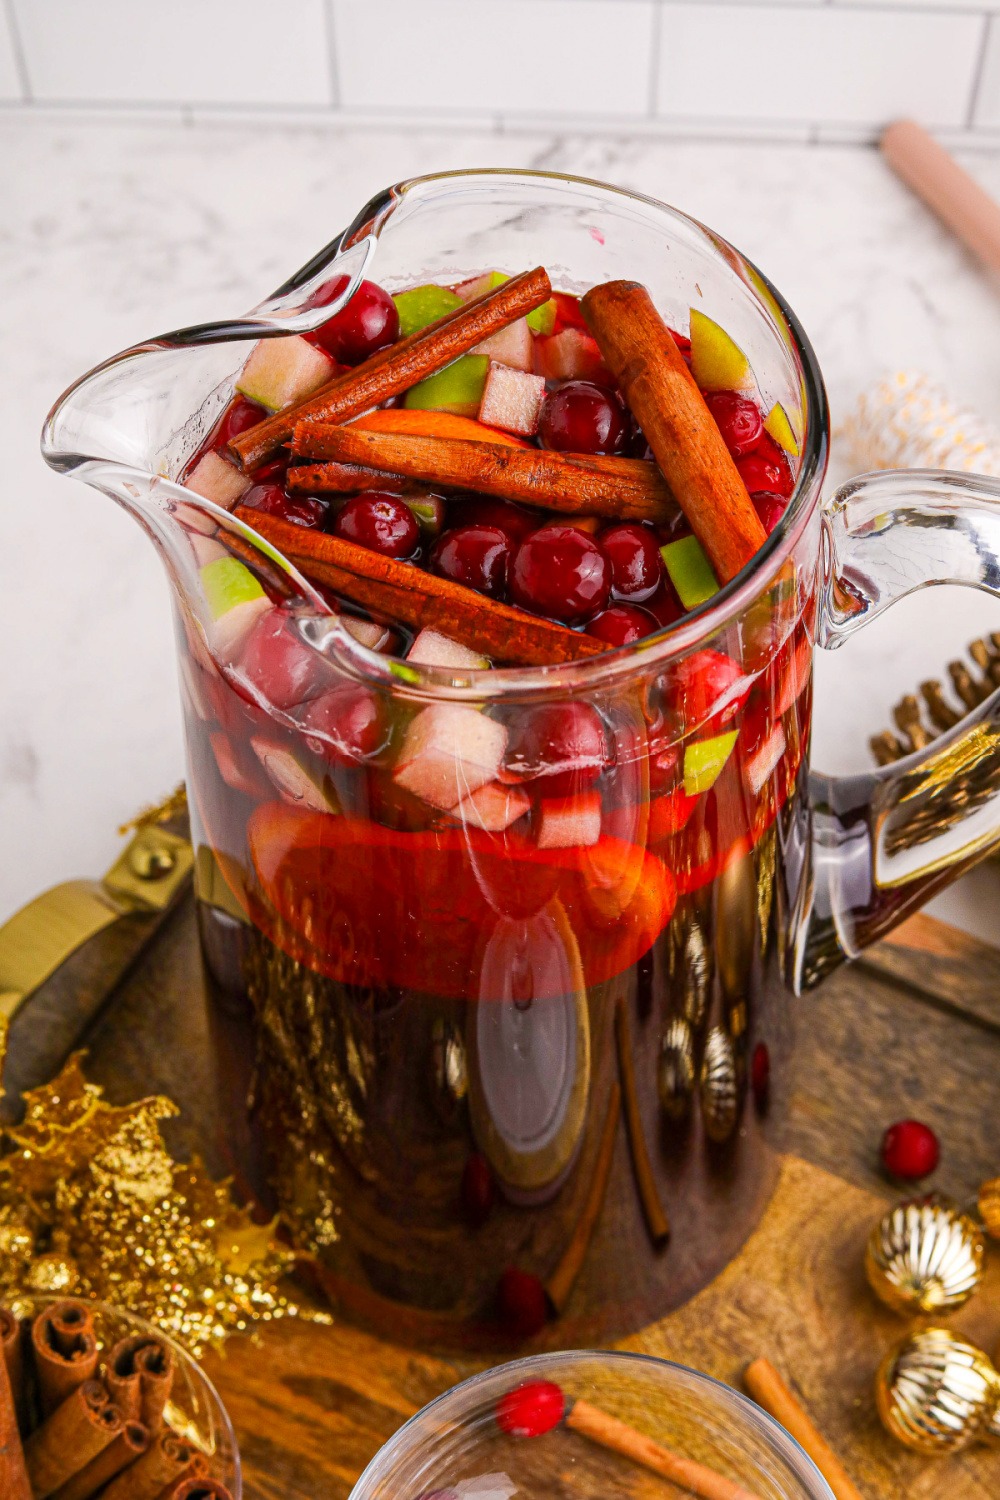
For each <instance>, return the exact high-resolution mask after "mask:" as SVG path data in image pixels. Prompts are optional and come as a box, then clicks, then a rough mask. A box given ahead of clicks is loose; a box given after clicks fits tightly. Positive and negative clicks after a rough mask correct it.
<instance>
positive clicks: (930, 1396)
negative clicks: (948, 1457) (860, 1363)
mask: <svg viewBox="0 0 1000 1500" xmlns="http://www.w3.org/2000/svg"><path fill="white" fill-rule="evenodd" d="M875 1399H876V1402H877V1404H878V1413H879V1416H880V1417H881V1419H882V1424H883V1426H884V1427H885V1428H886V1431H887V1432H889V1433H891V1434H892V1436H893V1437H894V1438H897V1439H898V1440H899V1442H901V1443H904V1444H905V1445H906V1447H907V1448H914V1449H915V1450H916V1451H917V1452H918V1453H925V1454H928V1455H932V1456H940V1455H942V1454H945V1453H957V1452H958V1451H959V1449H960V1448H967V1447H968V1446H969V1445H970V1444H971V1443H975V1442H988V1443H995V1444H1000V1416H998V1413H1000V1375H998V1374H997V1371H996V1369H995V1368H994V1366H993V1364H992V1363H991V1361H990V1359H989V1358H988V1356H987V1355H986V1354H984V1353H983V1351H982V1349H979V1348H977V1346H976V1345H975V1344H970V1343H969V1341H968V1339H964V1338H962V1337H961V1336H960V1335H959V1334H957V1333H953V1332H952V1330H951V1329H950V1328H922V1329H919V1330H918V1331H917V1332H916V1333H911V1334H910V1335H909V1336H908V1337H907V1338H905V1339H904V1340H903V1342H902V1343H901V1344H899V1345H897V1347H896V1348H895V1349H893V1350H891V1351H890V1353H889V1354H887V1355H886V1357H885V1359H884V1360H883V1361H882V1363H881V1365H880V1366H879V1369H878V1373H877V1375H876V1376H875Z"/></svg>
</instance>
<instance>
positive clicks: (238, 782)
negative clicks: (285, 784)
mask: <svg viewBox="0 0 1000 1500" xmlns="http://www.w3.org/2000/svg"><path fill="white" fill-rule="evenodd" d="M209 740H210V741H211V745H212V753H213V755H214V756H215V762H216V765H217V766H218V767H219V775H220V776H221V777H222V779H223V781H224V782H225V783H226V785H227V786H231V787H232V789H233V791H234V792H242V793H243V794H244V796H246V797H259V796H260V792H261V787H262V785H266V783H261V782H260V781H258V780H257V779H256V778H255V777H253V776H248V775H247V773H246V771H245V770H244V769H243V767H242V766H241V765H240V763H239V761H238V760H237V758H236V752H235V750H234V749H233V745H232V741H231V740H230V738H229V736H228V734H223V732H222V730H221V729H219V730H216V732H215V733H214V734H211V735H209Z"/></svg>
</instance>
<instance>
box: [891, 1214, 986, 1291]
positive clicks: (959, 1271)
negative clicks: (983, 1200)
mask: <svg viewBox="0 0 1000 1500" xmlns="http://www.w3.org/2000/svg"><path fill="white" fill-rule="evenodd" d="M985 1248H986V1247H985V1244H984V1242H983V1236H982V1234H981V1233H980V1232H979V1229H978V1227H977V1225H976V1223H975V1222H974V1220H973V1219H971V1218H970V1217H969V1215H968V1214H965V1213H963V1212H962V1210H961V1209H960V1208H959V1207H958V1205H957V1204H956V1203H952V1201H951V1199H950V1198H945V1197H943V1196H941V1195H939V1194H937V1193H930V1194H928V1195H926V1196H925V1197H921V1198H911V1199H908V1200H906V1201H905V1202H903V1203H897V1204H896V1206H895V1208H890V1209H889V1211H888V1213H886V1214H884V1215H883V1216H882V1218H881V1219H880V1220H879V1222H878V1223H877V1224H876V1225H875V1227H874V1228H873V1230H872V1232H871V1234H870V1235H869V1237H868V1245H867V1247H866V1249H865V1272H866V1274H867V1276H868V1280H869V1282H870V1283H871V1287H872V1290H873V1291H874V1292H875V1294H876V1296H878V1297H880V1298H881V1299H882V1301H883V1302H884V1303H886V1305H887V1306H888V1307H891V1308H893V1309H894V1310H895V1311H896V1312H909V1313H912V1312H922V1313H941V1312H949V1311H951V1310H952V1309H954V1308H956V1307H961V1306H962V1305H963V1303H965V1302H968V1300H969V1298H970V1297H971V1296H972V1294H973V1292H974V1291H975V1290H976V1288H977V1287H978V1285H979V1283H980V1281H981V1280H982V1274H983V1257H984V1255H985Z"/></svg>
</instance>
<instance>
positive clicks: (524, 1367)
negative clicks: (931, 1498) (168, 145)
mask: <svg viewBox="0 0 1000 1500" xmlns="http://www.w3.org/2000/svg"><path fill="white" fill-rule="evenodd" d="M536 1380H544V1381H553V1382H555V1384H556V1385H558V1386H560V1387H561V1389H562V1391H563V1393H564V1395H565V1396H566V1398H567V1402H572V1401H576V1400H581V1399H585V1400H586V1401H589V1402H591V1403H592V1404H593V1405H594V1406H596V1407H599V1408H600V1409H601V1411H602V1412H606V1413H609V1414H610V1415H612V1416H614V1417H617V1418H618V1419H619V1420H620V1421H622V1422H626V1423H628V1424H629V1425H630V1426H631V1427H634V1428H637V1429H638V1430H639V1431H640V1432H642V1433H644V1434H645V1435H646V1436H648V1437H651V1438H653V1439H654V1441H655V1442H657V1443H659V1444H661V1445H662V1446H663V1447H665V1448H669V1449H670V1450H671V1451H672V1452H673V1453H674V1454H677V1455H680V1456H681V1457H683V1458H685V1459H690V1460H694V1461H695V1462H697V1463H699V1464H701V1465H703V1466H704V1467H705V1468H707V1469H711V1470H714V1471H715V1472H716V1473H717V1474H721V1475H723V1476H725V1478H726V1479H728V1480H730V1481H731V1482H734V1483H735V1484H737V1485H739V1486H741V1487H742V1488H743V1489H744V1490H745V1491H747V1493H748V1496H752V1497H753V1500H833V1492H832V1491H831V1490H830V1488H829V1486H828V1485H827V1483H826V1481H825V1480H824V1478H823V1476H822V1475H821V1474H820V1472H819V1470H818V1469H817V1468H816V1466H815V1464H813V1462H812V1460H811V1459H810V1458H808V1457H807V1456H806V1454H805V1453H804V1452H803V1450H802V1449H801V1448H800V1447H799V1445H798V1443H796V1442H795V1440H794V1439H793V1438H791V1437H789V1435H788V1433H787V1432H786V1431H785V1430H784V1428H783V1427H780V1426H779V1425H778V1423H777V1422H775V1421H773V1420H772V1418H771V1417H769V1416H768V1415H767V1414H766V1412H763V1411H762V1410H761V1409H760V1407H758V1406H755V1405H754V1403H753V1402H752V1401H749V1400H747V1398H746V1397H745V1396H741V1395H739V1394H738V1392H736V1391H734V1390H731V1389H730V1388H729V1386H726V1385H723V1384H721V1382H719V1381H717V1380H713V1379H711V1378H710V1377H709V1376H707V1375H699V1374H698V1373H697V1372H696V1371H694V1370H688V1369H685V1368H684V1366H683V1365H676V1364H672V1363H670V1362H668V1361H667V1360H662V1359H654V1358H652V1357H650V1356H648V1355H644V1354H616V1353H605V1352H601V1351H591V1352H583V1353H567V1354H542V1355H538V1356H533V1357H531V1358H529V1359H520V1360H516V1361H514V1362H513V1363H512V1364H507V1365H501V1366H500V1367H499V1368H498V1369H495V1370H488V1371H487V1372H486V1373H485V1374H483V1375H475V1376H473V1377H472V1379H471V1380H466V1381H464V1382H463V1383H462V1384H461V1385H457V1386H454V1387H453V1388H452V1389H451V1390H450V1391H447V1392H446V1393H445V1394H444V1395H443V1396H439V1397H438V1399H437V1400H436V1401H432V1402H431V1403H430V1405H429V1406H425V1407H424V1409H423V1411H421V1412H418V1413H417V1415H416V1416H415V1417H412V1418H411V1419H410V1421H409V1422H407V1423H406V1425H405V1426H404V1427H401V1428H400V1430H399V1431H398V1432H397V1433H396V1434H395V1435H394V1436H393V1437H391V1438H390V1439H389V1441H388V1442H387V1443H386V1444H385V1446H384V1447H383V1448H382V1449H381V1450H380V1451H379V1452H378V1453H377V1454H376V1455H375V1457H374V1458H373V1459H372V1461H371V1463H370V1464H369V1465H368V1467H367V1469H366V1470H365V1471H364V1473H363V1474H362V1476H361V1478H360V1479H359V1480H358V1482H357V1484H356V1485H355V1487H354V1489H353V1491H352V1492H351V1497H350V1500H418V1497H423V1500H432V1497H433V1500H510V1497H512V1496H514V1495H515V1494H519V1495H545V1496H547V1497H550V1500H570V1497H572V1500H608V1497H609V1496H612V1495H636V1496H653V1495H655V1494H656V1493H657V1492H659V1493H660V1494H662V1493H663V1492H664V1486H663V1484H662V1481H661V1480H659V1479H658V1478H657V1477H656V1476H655V1475H653V1474H652V1473H650V1472H649V1471H648V1470H647V1469H645V1468H641V1467H639V1466H638V1465H637V1464H636V1463H635V1462H634V1461H633V1460H631V1459H626V1458H623V1457H620V1456H619V1455H618V1454H616V1453H612V1452H610V1451H609V1450H608V1449H606V1448H604V1447H600V1446H598V1445H597V1444H595V1443H594V1442H592V1441H590V1440H588V1439H587V1438H585V1437H583V1436H581V1435H580V1434H579V1433H578V1432H576V1431H573V1430H570V1429H569V1428H567V1427H566V1426H565V1425H563V1424H560V1425H559V1426H557V1427H555V1428H554V1429H552V1430H551V1431H548V1432H545V1433H544V1434H543V1435H541V1436H537V1437H517V1436H508V1435H507V1434H505V1433H504V1432H502V1431H501V1430H500V1428H499V1427H498V1425H497V1421H496V1407H497V1402H498V1400H499V1399H500V1398H501V1397H502V1396H505V1395H506V1394H507V1393H508V1392H510V1391H513V1390H515V1389H516V1388H517V1387H518V1386H521V1385H523V1384H525V1383H526V1382H529V1381H536ZM670 1493H671V1494H673V1493H676V1494H678V1495H680V1494H687V1493H689V1491H688V1490H685V1489H684V1488H683V1486H678V1487H677V1488H676V1489H675V1490H674V1489H672V1490H670ZM690 1493H692V1494H697V1493H700V1491H699V1490H697V1489H696V1490H692V1491H690Z"/></svg>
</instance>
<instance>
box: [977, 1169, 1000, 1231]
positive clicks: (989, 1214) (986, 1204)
mask: <svg viewBox="0 0 1000 1500" xmlns="http://www.w3.org/2000/svg"><path fill="white" fill-rule="evenodd" d="M979 1212H980V1215H981V1216H982V1220H983V1223H984V1224H985V1225H986V1233H987V1234H988V1235H990V1237H991V1238H992V1239H995V1240H1000V1177H991V1178H990V1180H989V1182H984V1183H983V1185H982V1187H981V1188H980V1189H979Z"/></svg>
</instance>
